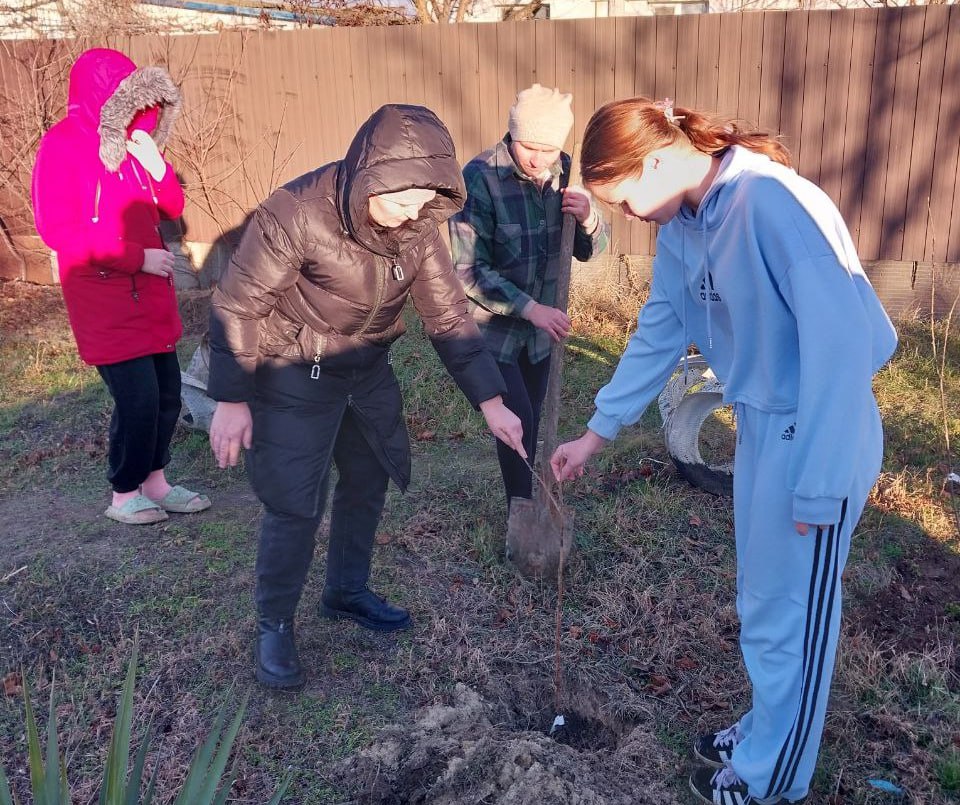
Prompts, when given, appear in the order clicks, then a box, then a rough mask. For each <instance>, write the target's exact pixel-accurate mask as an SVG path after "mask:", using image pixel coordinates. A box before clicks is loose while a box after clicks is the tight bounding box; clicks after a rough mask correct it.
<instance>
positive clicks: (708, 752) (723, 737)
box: [693, 721, 744, 769]
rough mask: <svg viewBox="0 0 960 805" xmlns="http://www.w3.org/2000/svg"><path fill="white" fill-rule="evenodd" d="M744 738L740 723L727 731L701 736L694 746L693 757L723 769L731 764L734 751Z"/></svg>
mask: <svg viewBox="0 0 960 805" xmlns="http://www.w3.org/2000/svg"><path fill="white" fill-rule="evenodd" d="M743 738H744V735H743V733H742V732H740V722H739V721H738V722H737V723H736V724H734V725H733V726H732V727H727V729H725V730H720V732H711V733H710V734H709V735H701V736H700V737H699V738H697V740H696V741H694V744H693V756H694V757H695V758H696V759H697V760H699V761H700V762H701V763H706V764H707V765H708V766H712V767H713V768H715V769H722V768H723V767H724V766H728V765H729V764H730V761H731V759H732V758H733V750H734V749H735V748H736V746H737V744H738V743H740V741H742V740H743Z"/></svg>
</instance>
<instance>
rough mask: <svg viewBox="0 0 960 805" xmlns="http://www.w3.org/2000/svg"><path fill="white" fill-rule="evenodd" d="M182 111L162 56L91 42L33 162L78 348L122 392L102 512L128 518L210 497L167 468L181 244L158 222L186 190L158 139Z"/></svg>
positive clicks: (43, 221) (152, 516)
mask: <svg viewBox="0 0 960 805" xmlns="http://www.w3.org/2000/svg"><path fill="white" fill-rule="evenodd" d="M179 111H180V94H179V92H178V90H177V88H176V86H175V85H174V83H173V81H172V80H171V79H170V76H169V75H168V74H167V73H166V72H165V71H164V70H162V69H161V68H159V67H146V68H143V69H138V68H137V66H136V64H134V63H133V62H132V61H131V60H130V59H129V58H127V57H126V56H125V55H123V54H122V53H119V52H117V51H115V50H109V49H106V48H95V49H92V50H87V51H85V52H84V53H83V54H81V55H80V57H79V58H78V59H77V61H76V63H75V64H74V65H73V68H72V69H71V71H70V88H69V95H68V108H67V115H66V117H65V118H64V119H63V120H61V121H60V122H58V123H57V124H56V125H54V126H53V127H52V128H51V129H50V130H49V131H48V132H47V133H46V134H45V135H44V137H43V139H42V140H41V142H40V148H39V150H38V152H37V159H36V163H35V164H34V169H33V209H34V218H35V221H36V226H37V231H38V232H39V233H40V237H41V238H42V239H43V241H44V243H46V244H47V246H49V247H50V248H51V249H52V250H53V251H55V252H56V254H57V261H58V265H59V271H60V283H61V287H62V289H63V297H64V301H65V302H66V307H67V314H68V315H69V318H70V326H71V328H72V329H73V334H74V337H75V338H76V341H77V348H78V350H79V352H80V357H81V358H82V359H83V360H84V361H85V362H86V363H88V364H91V365H93V366H96V368H97V371H98V372H99V373H100V375H101V377H102V378H103V380H104V383H105V384H106V386H107V388H108V389H109V391H110V394H111V395H112V397H113V399H114V403H115V407H114V412H113V418H112V420H111V423H110V456H109V474H108V479H109V481H110V484H111V486H112V487H113V499H112V501H111V505H110V506H109V507H108V508H107V510H106V512H105V514H106V515H107V517H110V518H112V519H114V520H118V521H119V522H122V523H138V524H139V523H154V522H158V521H160V520H165V519H167V512H168V511H176V512H194V511H200V510H202V509H205V508H207V507H208V506H209V505H210V501H209V500H208V499H207V498H206V497H205V496H203V495H199V494H197V493H195V492H191V491H189V490H186V489H184V488H183V487H179V486H172V485H171V484H170V483H168V481H167V480H166V477H165V475H164V469H163V468H164V467H165V466H166V465H167V463H168V462H169V461H170V453H169V446H170V439H171V438H172V436H173V431H174V428H175V426H176V423H177V418H178V416H179V413H180V365H179V362H178V361H177V354H176V344H177V341H178V340H179V338H180V335H181V332H182V326H181V323H180V316H179V313H178V311H177V299H176V293H175V291H174V287H173V255H172V254H171V253H170V252H169V251H168V250H167V249H166V247H165V246H164V243H163V240H162V238H161V237H160V233H159V230H158V228H157V227H158V224H159V222H160V218H161V216H162V217H164V218H170V219H173V218H177V217H179V216H180V213H181V212H182V210H183V191H182V189H181V187H180V184H179V182H178V181H177V177H176V174H175V173H174V170H173V167H172V166H171V165H170V164H169V163H168V162H167V161H166V160H165V159H164V158H163V156H162V155H161V154H160V151H159V149H158V147H157V143H159V144H160V145H162V144H163V143H164V142H165V140H166V138H167V135H168V134H169V133H170V129H171V128H172V126H173V122H174V120H175V119H176V116H177V114H178V113H179Z"/></svg>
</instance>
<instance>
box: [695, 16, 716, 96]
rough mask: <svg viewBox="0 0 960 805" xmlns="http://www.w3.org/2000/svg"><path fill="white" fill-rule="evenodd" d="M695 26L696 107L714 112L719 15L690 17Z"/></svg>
mask: <svg viewBox="0 0 960 805" xmlns="http://www.w3.org/2000/svg"><path fill="white" fill-rule="evenodd" d="M692 16H695V18H696V19H697V20H698V22H699V25H698V26H697V42H698V44H697V87H696V106H698V107H699V108H701V109H706V110H707V111H708V112H714V111H716V109H717V86H718V84H719V72H720V24H721V21H722V19H723V15H721V14H697V15H692Z"/></svg>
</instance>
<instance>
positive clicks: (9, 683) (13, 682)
mask: <svg viewBox="0 0 960 805" xmlns="http://www.w3.org/2000/svg"><path fill="white" fill-rule="evenodd" d="M21 693H23V680H22V679H21V678H20V674H19V673H18V672H17V671H11V672H10V673H9V674H7V675H6V676H5V677H4V678H3V695H4V696H19V695H20V694H21Z"/></svg>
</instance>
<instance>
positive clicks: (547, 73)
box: [534, 22, 557, 87]
mask: <svg viewBox="0 0 960 805" xmlns="http://www.w3.org/2000/svg"><path fill="white" fill-rule="evenodd" d="M534 34H535V36H536V39H537V82H538V83H540V84H542V85H543V86H545V87H555V86H557V65H556V55H557V54H556V51H557V26H556V25H553V24H547V25H544V24H543V23H541V22H538V23H535V26H534Z"/></svg>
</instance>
